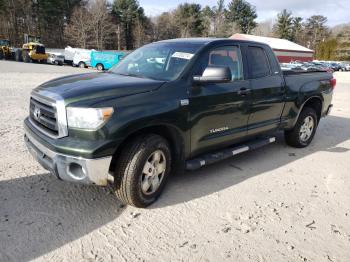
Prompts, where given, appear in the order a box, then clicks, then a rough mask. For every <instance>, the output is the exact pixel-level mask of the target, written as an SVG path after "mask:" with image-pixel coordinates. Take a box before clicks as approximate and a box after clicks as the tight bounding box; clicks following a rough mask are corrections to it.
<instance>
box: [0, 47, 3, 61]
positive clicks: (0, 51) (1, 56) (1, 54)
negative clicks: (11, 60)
mask: <svg viewBox="0 0 350 262" xmlns="http://www.w3.org/2000/svg"><path fill="white" fill-rule="evenodd" d="M2 59H4V52H3V51H2V49H0V60H2Z"/></svg>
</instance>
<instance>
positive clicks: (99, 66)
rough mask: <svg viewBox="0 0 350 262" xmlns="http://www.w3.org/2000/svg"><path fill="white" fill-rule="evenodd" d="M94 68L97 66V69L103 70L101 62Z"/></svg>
mask: <svg viewBox="0 0 350 262" xmlns="http://www.w3.org/2000/svg"><path fill="white" fill-rule="evenodd" d="M96 68H97V70H98V71H103V69H104V67H103V65H102V64H97V65H96Z"/></svg>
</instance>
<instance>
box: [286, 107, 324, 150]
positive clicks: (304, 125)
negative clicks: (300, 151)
mask: <svg viewBox="0 0 350 262" xmlns="http://www.w3.org/2000/svg"><path fill="white" fill-rule="evenodd" d="M317 125H318V123H317V115H316V111H315V109H313V108H310V107H305V108H304V109H303V111H301V113H300V115H299V118H298V120H297V122H296V124H295V126H294V128H293V129H292V130H288V131H285V133H284V135H285V140H286V143H287V144H288V145H290V146H293V147H298V148H302V147H306V146H308V145H309V144H310V143H311V141H312V139H313V138H314V136H315V133H316V129H317Z"/></svg>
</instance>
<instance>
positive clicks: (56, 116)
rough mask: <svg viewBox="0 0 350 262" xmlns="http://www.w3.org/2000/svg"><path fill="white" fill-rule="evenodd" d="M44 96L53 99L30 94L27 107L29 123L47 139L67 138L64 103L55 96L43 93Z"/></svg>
mask: <svg viewBox="0 0 350 262" xmlns="http://www.w3.org/2000/svg"><path fill="white" fill-rule="evenodd" d="M45 94H46V95H49V96H53V97H44V96H42V95H39V94H37V93H32V96H31V98H30V106H29V120H30V122H31V123H32V124H33V125H34V126H35V127H36V128H37V129H38V130H40V131H41V132H42V133H44V134H46V135H48V136H49V137H52V138H59V137H63V136H67V134H68V132H67V123H66V112H65V106H64V101H63V100H62V99H61V98H60V97H58V96H57V95H55V94H52V93H49V92H45ZM55 98H56V99H57V100H55Z"/></svg>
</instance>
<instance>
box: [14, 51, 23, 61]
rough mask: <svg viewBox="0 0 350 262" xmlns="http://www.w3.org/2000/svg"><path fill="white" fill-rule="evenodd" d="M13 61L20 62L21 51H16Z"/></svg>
mask: <svg viewBox="0 0 350 262" xmlns="http://www.w3.org/2000/svg"><path fill="white" fill-rule="evenodd" d="M15 60H16V61H17V62H22V61H23V60H22V49H17V50H16V52H15Z"/></svg>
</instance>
